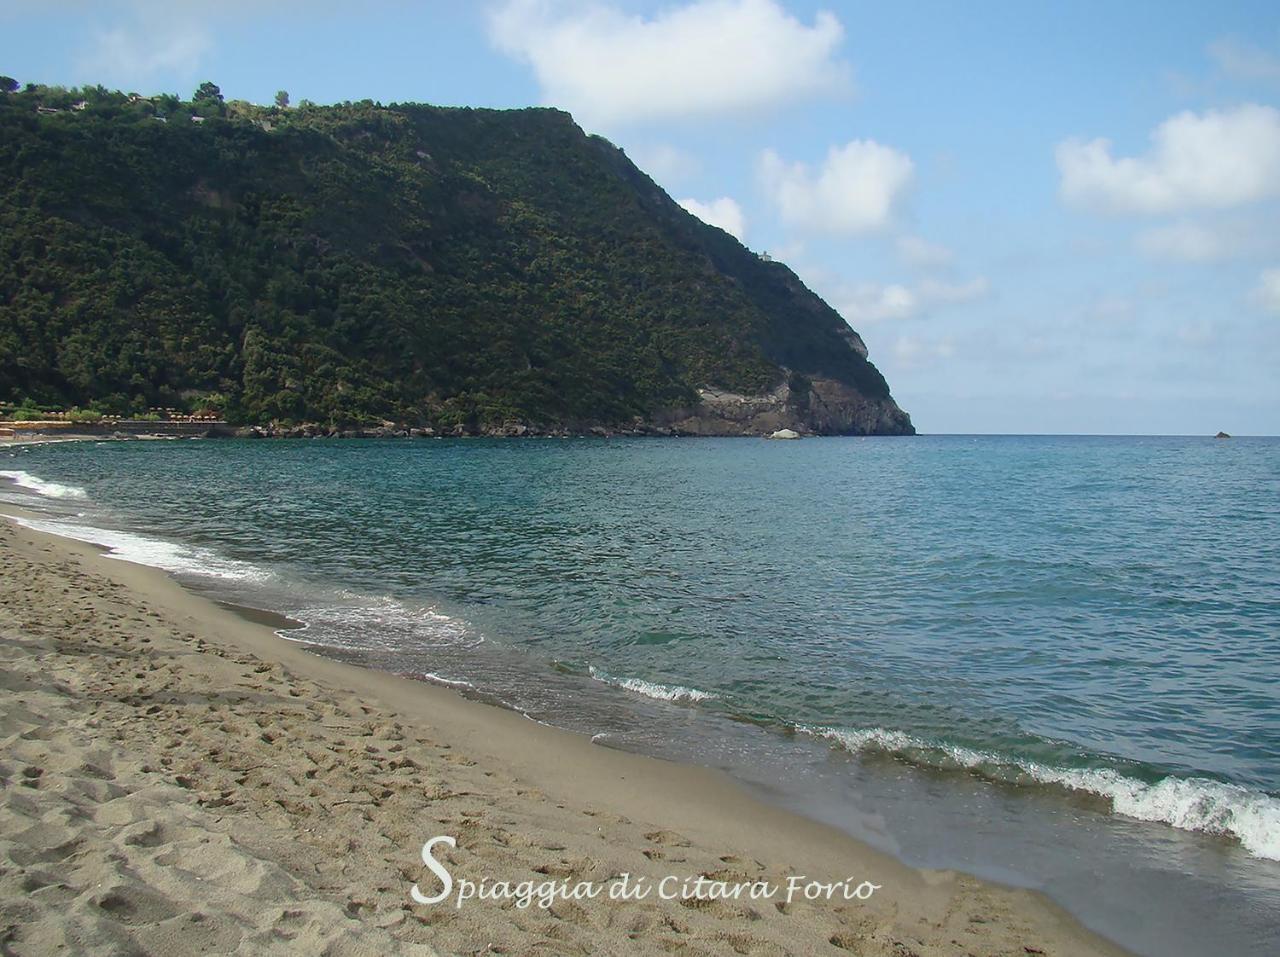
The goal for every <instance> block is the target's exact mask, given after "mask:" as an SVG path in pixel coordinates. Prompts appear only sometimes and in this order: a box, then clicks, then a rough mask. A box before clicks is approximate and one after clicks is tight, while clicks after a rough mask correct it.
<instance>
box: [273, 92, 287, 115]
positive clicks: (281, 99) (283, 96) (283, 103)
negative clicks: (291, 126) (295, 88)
mask: <svg viewBox="0 0 1280 957" xmlns="http://www.w3.org/2000/svg"><path fill="white" fill-rule="evenodd" d="M276 106H278V107H280V109H282V110H287V109H288V108H289V93H288V91H286V90H280V91H279V92H277V93H276Z"/></svg>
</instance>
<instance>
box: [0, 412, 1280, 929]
mask: <svg viewBox="0 0 1280 957" xmlns="http://www.w3.org/2000/svg"><path fill="white" fill-rule="evenodd" d="M0 469H3V470H4V474H7V475H8V477H9V478H10V479H16V481H15V482H13V483H6V485H7V487H6V488H5V489H4V491H3V493H2V494H3V495H5V496H6V498H7V499H8V500H10V501H21V502H23V503H24V504H27V505H29V506H30V505H31V504H32V503H33V502H35V503H38V506H39V507H40V508H42V509H43V510H45V511H46V512H47V513H48V514H47V515H46V516H45V518H44V521H45V522H48V523H53V524H52V525H50V526H49V527H56V528H57V529H58V530H63V531H68V530H70V531H72V532H73V533H75V534H78V535H80V536H81V537H90V538H96V539H97V540H99V541H104V542H106V543H107V544H112V545H114V546H115V547H116V548H117V550H118V551H119V552H120V553H121V554H122V556H123V557H132V558H134V559H136V560H142V561H147V562H150V563H152V564H158V565H161V566H162V567H167V568H169V569H170V570H172V571H174V572H175V573H178V574H179V575H180V576H183V577H184V578H185V579H186V580H189V581H191V582H192V583H193V584H197V585H199V586H200V587H204V588H207V589H210V590H212V591H214V592H216V593H218V594H219V595H221V596H224V597H229V598H231V599H233V600H238V601H244V602H246V603H250V604H257V605H260V606H264V607H271V608H273V609H275V610H278V611H283V612H285V613H287V614H290V615H293V616H294V617H297V618H299V619H300V620H302V621H304V622H306V623H307V626H308V627H307V628H306V629H305V630H304V631H301V632H295V633H293V634H292V635H291V637H293V638H294V639H295V640H305V641H307V642H310V643H313V644H314V645H316V646H317V647H319V648H322V649H324V650H325V651H326V653H329V654H333V655H336V656H339V657H344V658H347V659H349V660H355V661H358V662H360V663H363V664H366V665H370V666H373V667H382V668H387V669H389V670H395V671H400V672H404V673H408V674H414V675H417V676H419V677H423V678H425V679H426V680H434V681H441V682H445V683H450V684H455V685H457V686H459V687H470V689H471V693H473V694H476V695H478V696H480V697H484V698H489V699H492V700H497V701H500V702H502V703H505V704H507V705H509V706H512V707H516V708H519V709H521V710H524V711H526V712H527V713H529V714H530V715H531V716H532V717H536V718H538V719H540V720H546V721H549V722H551V723H555V724H561V725H564V726H569V727H573V728H576V729H579V730H583V731H587V732H589V733H592V734H596V735H599V739H598V740H600V742H601V743H603V744H608V745H612V746H616V747H625V748H632V749H635V750H641V751H649V752H653V753H660V754H669V755H673V756H677V757H681V758H684V759H687V760H697V761H702V762H703V763H707V764H713V765H717V766H723V767H726V768H727V769H729V770H731V771H733V772H734V773H737V774H738V775H739V776H740V777H742V778H743V779H744V780H746V781H748V782H755V783H756V784H758V785H759V786H761V787H765V788H768V789H769V790H771V791H773V792H776V793H775V797H776V798H777V799H778V800H782V801H784V802H785V803H790V804H794V805H796V806H798V807H802V808H806V809H808V810H809V811H810V812H811V813H815V814H818V816H823V817H826V818H828V819H831V820H833V821H834V822H836V823H839V824H841V825H842V826H845V827H847V828H848V829H850V830H853V831H854V832H855V833H859V835H860V836H863V837H867V838H868V839H871V840H874V841H876V842H877V843H879V844H881V845H882V846H887V847H889V848H890V849H893V850H895V851H896V852H897V853H899V854H901V855H902V856H904V857H907V858H908V859H912V860H914V861H916V862H919V863H929V864H933V865H935V866H965V867H967V868H968V869H970V870H975V871H978V872H982V873H988V874H991V875H993V876H999V877H1002V878H1004V879H1007V880H1013V881H1016V882H1020V883H1027V884H1030V885H1032V886H1040V887H1043V888H1045V889H1046V890H1048V891H1049V892H1050V893H1053V894H1054V895H1055V896H1056V897H1058V898H1059V899H1060V900H1063V901H1064V903H1066V904H1067V905H1068V906H1070V907H1072V909H1074V910H1077V911H1078V912H1081V913H1082V914H1083V916H1085V917H1086V919H1087V920H1091V921H1092V922H1093V923H1094V924H1095V925H1097V926H1101V927H1103V928H1104V929H1106V930H1108V931H1109V932H1111V933H1112V934H1113V936H1117V937H1121V938H1123V937H1125V935H1126V933H1128V934H1129V938H1130V939H1127V940H1125V942H1126V943H1129V944H1130V945H1131V946H1137V947H1138V948H1139V949H1143V948H1155V947H1157V946H1158V947H1160V948H1161V949H1160V950H1159V952H1186V953H1195V952H1199V951H1197V950H1196V949H1191V950H1186V949H1183V950H1182V951H1177V950H1176V948H1177V946H1178V942H1179V941H1181V942H1182V944H1183V945H1185V943H1186V937H1185V935H1183V934H1172V935H1169V937H1170V941H1171V942H1169V941H1165V942H1162V941H1161V940H1160V938H1159V935H1158V934H1157V935H1156V936H1154V937H1153V936H1152V934H1153V933H1155V932H1154V931H1152V932H1144V933H1136V934H1135V933H1130V932H1129V931H1128V930H1126V929H1125V928H1124V927H1119V928H1117V926H1116V924H1117V922H1120V923H1122V924H1123V923H1125V918H1123V917H1122V916H1117V915H1115V914H1112V911H1114V909H1115V906H1114V904H1112V905H1106V904H1105V902H1097V901H1095V902H1093V903H1090V900H1089V898H1090V893H1089V891H1088V887H1087V885H1088V884H1089V881H1088V880H1086V879H1085V872H1086V871H1087V868H1082V867H1080V866H1077V868H1076V869H1075V870H1074V871H1073V870H1071V868H1070V866H1069V865H1068V864H1065V863H1063V862H1062V861H1059V860H1057V859H1056V858H1054V854H1053V851H1052V847H1051V845H1053V844H1054V843H1055V842H1056V841H1060V840H1069V841H1071V842H1072V843H1073V845H1074V847H1075V851H1076V855H1075V856H1076V857H1077V858H1078V857H1079V849H1080V847H1081V844H1082V842H1084V843H1086V844H1087V843H1088V842H1089V841H1090V840H1092V839H1093V838H1094V837H1096V836H1097V835H1107V837H1106V841H1103V842H1101V843H1104V844H1107V845H1108V846H1112V845H1115V844H1116V842H1117V841H1119V842H1120V843H1121V844H1124V845H1125V846H1126V847H1128V848H1129V850H1128V851H1126V858H1125V863H1124V866H1125V867H1136V868H1138V870H1139V871H1140V872H1141V875H1140V876H1141V877H1142V880H1144V881H1145V886H1146V887H1147V888H1148V889H1151V888H1157V889H1160V890H1159V894H1160V895H1164V896H1168V895H1169V894H1174V893H1175V890H1169V888H1175V889H1176V892H1177V893H1183V892H1185V893H1190V890H1188V887H1191V888H1193V889H1195V890H1196V893H1198V894H1200V896H1201V897H1203V896H1204V893H1205V890H1204V888H1205V887H1208V888H1210V889H1211V890H1212V897H1211V899H1212V900H1214V901H1216V903H1215V904H1214V905H1213V908H1214V913H1215V914H1217V913H1223V912H1224V909H1225V912H1228V913H1229V912H1230V910H1231V908H1235V907H1238V908H1240V909H1241V912H1242V914H1243V915H1244V916H1241V918H1240V921H1243V925H1242V926H1243V927H1244V930H1243V931H1241V933H1243V934H1244V935H1245V937H1243V938H1242V940H1241V942H1242V944H1244V943H1247V944H1249V945H1250V946H1257V945H1258V944H1259V943H1261V942H1265V941H1267V940H1268V935H1269V933H1272V932H1275V931H1276V928H1278V927H1280V907H1277V900H1280V898H1278V897H1277V896H1276V889H1277V887H1280V874H1278V873H1277V865H1276V864H1275V863H1274V862H1275V861H1276V860H1277V859H1280V797H1278V795H1280V688H1278V685H1277V677H1280V544H1278V543H1280V441H1276V440H1270V439H1233V440H1230V441H1215V440H1211V439H1198V438H1111V437H1107V438H1075V437H1071V438H1059V437H963V436H953V437H920V438H915V439H824V440H807V441H803V442H790V443H784V442H763V441H755V440H693V441H689V440H679V441H677V440H671V441H634V440H632V441H626V440H608V441H605V440H580V441H579V440H570V441H557V440H529V441H516V442H513V441H507V442H503V441H484V440H470V441H406V442H388V441H382V442H361V441H346V442H329V441H311V442H302V441H299V442H252V441H225V442H166V443H141V442H135V443H101V444H67V445H55V446H44V447H40V448H35V449H30V450H28V451H26V452H24V453H21V454H18V455H16V456H15V458H13V459H10V460H7V461H5V460H0ZM50 483H56V484H53V485H51V484H50ZM81 493H82V494H81ZM780 780H781V781H786V782H788V784H783V785H780V784H779V783H778V782H779V781H780ZM933 795H937V796H936V797H934V796H933ZM959 795H964V799H963V801H960V800H958V796H959ZM877 796H878V798H877ZM877 799H879V800H881V801H883V802H886V804H901V805H902V807H905V808H910V809H912V810H911V811H910V813H909V814H906V817H907V818H909V819H908V820H904V819H903V815H904V813H905V812H903V811H902V810H901V809H900V808H899V809H897V811H896V812H895V811H893V810H886V808H885V807H875V806H870V807H868V806H867V804H868V802H870V803H871V804H872V805H874V804H875V801H876V800H877ZM931 802H932V803H931ZM934 804H937V805H938V806H939V807H942V808H943V809H944V810H942V811H939V810H938V808H937V807H934ZM961 804H962V805H964V807H963V808H958V805H961ZM983 815H987V818H983ZM1024 818H1025V820H1023V819H1024ZM1013 819H1016V820H1018V821H1020V822H1021V823H1020V824H1019V825H1018V827H1019V828H1023V829H1026V830H1027V831H1028V834H1029V835H1031V836H1029V837H1026V838H1025V839H1020V838H1016V836H1015V837H1013V838H1011V837H1010V836H1009V835H1008V834H1005V833H1004V831H1006V830H1009V828H1007V827H1002V824H1005V825H1007V824H1008V823H1009V821H1010V820H1013ZM1068 819H1069V822H1070V823H1069V826H1068V824H1064V823H1063V822H1064V821H1067V820H1068ZM939 820H945V821H951V822H952V825H953V827H954V828H955V829H959V828H965V829H967V830H966V831H965V833H966V834H970V835H971V834H973V833H982V834H985V835H987V837H988V838H989V840H988V841H987V842H986V844H983V845H982V846H981V847H979V846H976V844H981V843H982V842H974V841H972V840H970V839H968V838H958V837H956V836H955V835H954V834H951V835H949V836H947V837H940V836H939V834H938V833H936V832H937V830H938V828H937V822H938V821H939ZM868 821H871V822H873V823H871V824H868V823H867V822H868ZM924 821H931V822H933V823H932V824H922V823H921V822H924ZM913 822H914V823H913ZM1062 827H1068V830H1069V833H1068V832H1063V831H1061V828H1062ZM1086 833H1087V834H1088V835H1089V837H1083V836H1081V835H1084V834H1086ZM1064 834H1065V835H1066V836H1064ZM1020 840H1022V841H1023V843H1022V844H1020V843H1019V841H1020ZM1171 841H1172V842H1175V844H1176V854H1175V855H1174V857H1173V858H1170V851H1169V848H1170V846H1171V845H1170V844H1169V842H1171ZM1028 842H1029V844H1030V845H1032V849H1031V850H1028V847H1027V846H1024V845H1025V844H1027V843H1028ZM987 845H989V847H988V846H987ZM1096 853H1097V854H1100V855H1104V854H1106V853H1110V852H1107V851H1106V850H1105V848H1102V847H1099V848H1098V849H1097V852H1096ZM1148 858H1150V860H1149V861H1148V860H1147V859H1148ZM1135 861H1137V863H1134V862H1135ZM1028 862H1033V863H1028ZM1114 866H1115V867H1116V868H1118V867H1120V866H1121V863H1120V862H1119V860H1117V861H1116V862H1114ZM1179 881H1183V882H1184V883H1179ZM1185 882H1190V884H1189V885H1186V884H1185ZM1095 883H1096V881H1095ZM1184 885H1185V886H1184ZM1097 893H1098V892H1097V891H1096V890H1095V891H1094V892H1093V894H1094V895H1095V896H1096V895H1097ZM1108 893H1110V894H1114V889H1111V890H1109V891H1108ZM1135 893H1136V892H1135ZM1129 900H1130V903H1134V901H1136V900H1139V898H1134V897H1133V896H1132V895H1131V896H1130V898H1129ZM1108 906H1110V907H1111V910H1108ZM1149 906H1156V904H1155V903H1154V902H1152V901H1149V900H1148V901H1145V902H1143V903H1142V904H1141V906H1139V905H1138V904H1134V909H1133V910H1132V911H1131V912H1129V918H1128V923H1129V924H1132V923H1133V922H1134V919H1135V918H1134V914H1137V915H1139V916H1141V915H1142V914H1143V913H1147V912H1148V911H1146V910H1144V909H1143V908H1145V907H1149ZM1090 908H1093V909H1092V910H1091V909H1090ZM1177 909H1178V908H1176V907H1175V910H1177ZM1181 910H1183V911H1186V910H1187V908H1186V906H1185V905H1184V906H1182V907H1181ZM1202 910H1203V909H1201V910H1197V911H1196V913H1197V914H1198V915H1200V916H1203V914H1202ZM1108 915H1111V916H1108ZM1250 915H1252V916H1250ZM1175 916H1176V915H1175ZM1237 923H1239V921H1237ZM1277 936H1278V937H1280V933H1278V934H1277ZM1271 939H1272V940H1274V939H1275V938H1271ZM1169 947H1173V948H1174V950H1170V949H1168V948H1169ZM1150 952H1157V951H1156V950H1155V949H1151V950H1150ZM1242 952H1243V951H1242Z"/></svg>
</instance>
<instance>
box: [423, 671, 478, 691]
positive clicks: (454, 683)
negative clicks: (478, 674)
mask: <svg viewBox="0 0 1280 957" xmlns="http://www.w3.org/2000/svg"><path fill="white" fill-rule="evenodd" d="M419 677H421V678H422V680H423V681H431V682H434V683H435V684H438V685H448V686H449V687H450V688H474V687H475V685H473V684H472V683H471V682H470V681H463V680H461V679H460V678H446V677H444V676H443V675H438V674H436V673H435V672H432V671H428V672H426V673H425V674H423V675H420V676H419Z"/></svg>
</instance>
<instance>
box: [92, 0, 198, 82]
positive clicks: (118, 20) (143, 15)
mask: <svg viewBox="0 0 1280 957" xmlns="http://www.w3.org/2000/svg"><path fill="white" fill-rule="evenodd" d="M113 19H114V22H112V23H111V25H110V26H104V27H101V28H98V29H95V30H93V31H92V32H91V36H92V40H91V44H90V46H89V47H88V48H87V49H86V50H84V51H82V52H81V55H80V57H79V61H78V63H77V70H78V71H79V73H80V74H81V75H82V76H83V77H84V78H85V79H86V80H88V81H89V82H93V83H104V84H107V85H113V84H119V85H122V86H129V85H132V84H134V83H145V82H148V81H152V80H153V79H155V78H157V77H164V78H168V79H173V78H183V79H187V78H190V77H193V76H194V75H195V73H196V71H197V70H199V68H200V65H201V63H202V62H203V61H204V59H205V57H206V56H207V55H208V54H209V52H210V51H211V50H212V49H213V45H214V44H213V34H212V31H211V29H210V26H209V22H208V18H205V17H199V16H195V15H193V14H192V13H191V11H187V10H184V9H183V8H182V7H181V6H175V5H174V4H172V3H169V4H164V3H162V2H161V0H131V2H129V3H126V4H125V5H124V7H123V9H122V10H120V12H119V14H118V15H117V16H116V17H114V18H113Z"/></svg>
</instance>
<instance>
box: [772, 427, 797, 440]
mask: <svg viewBox="0 0 1280 957" xmlns="http://www.w3.org/2000/svg"><path fill="white" fill-rule="evenodd" d="M769 438H771V439H798V438H800V433H799V432H797V431H795V430H794V429H779V430H778V431H777V432H774V433H772V434H771V435H770V436H769Z"/></svg>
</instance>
